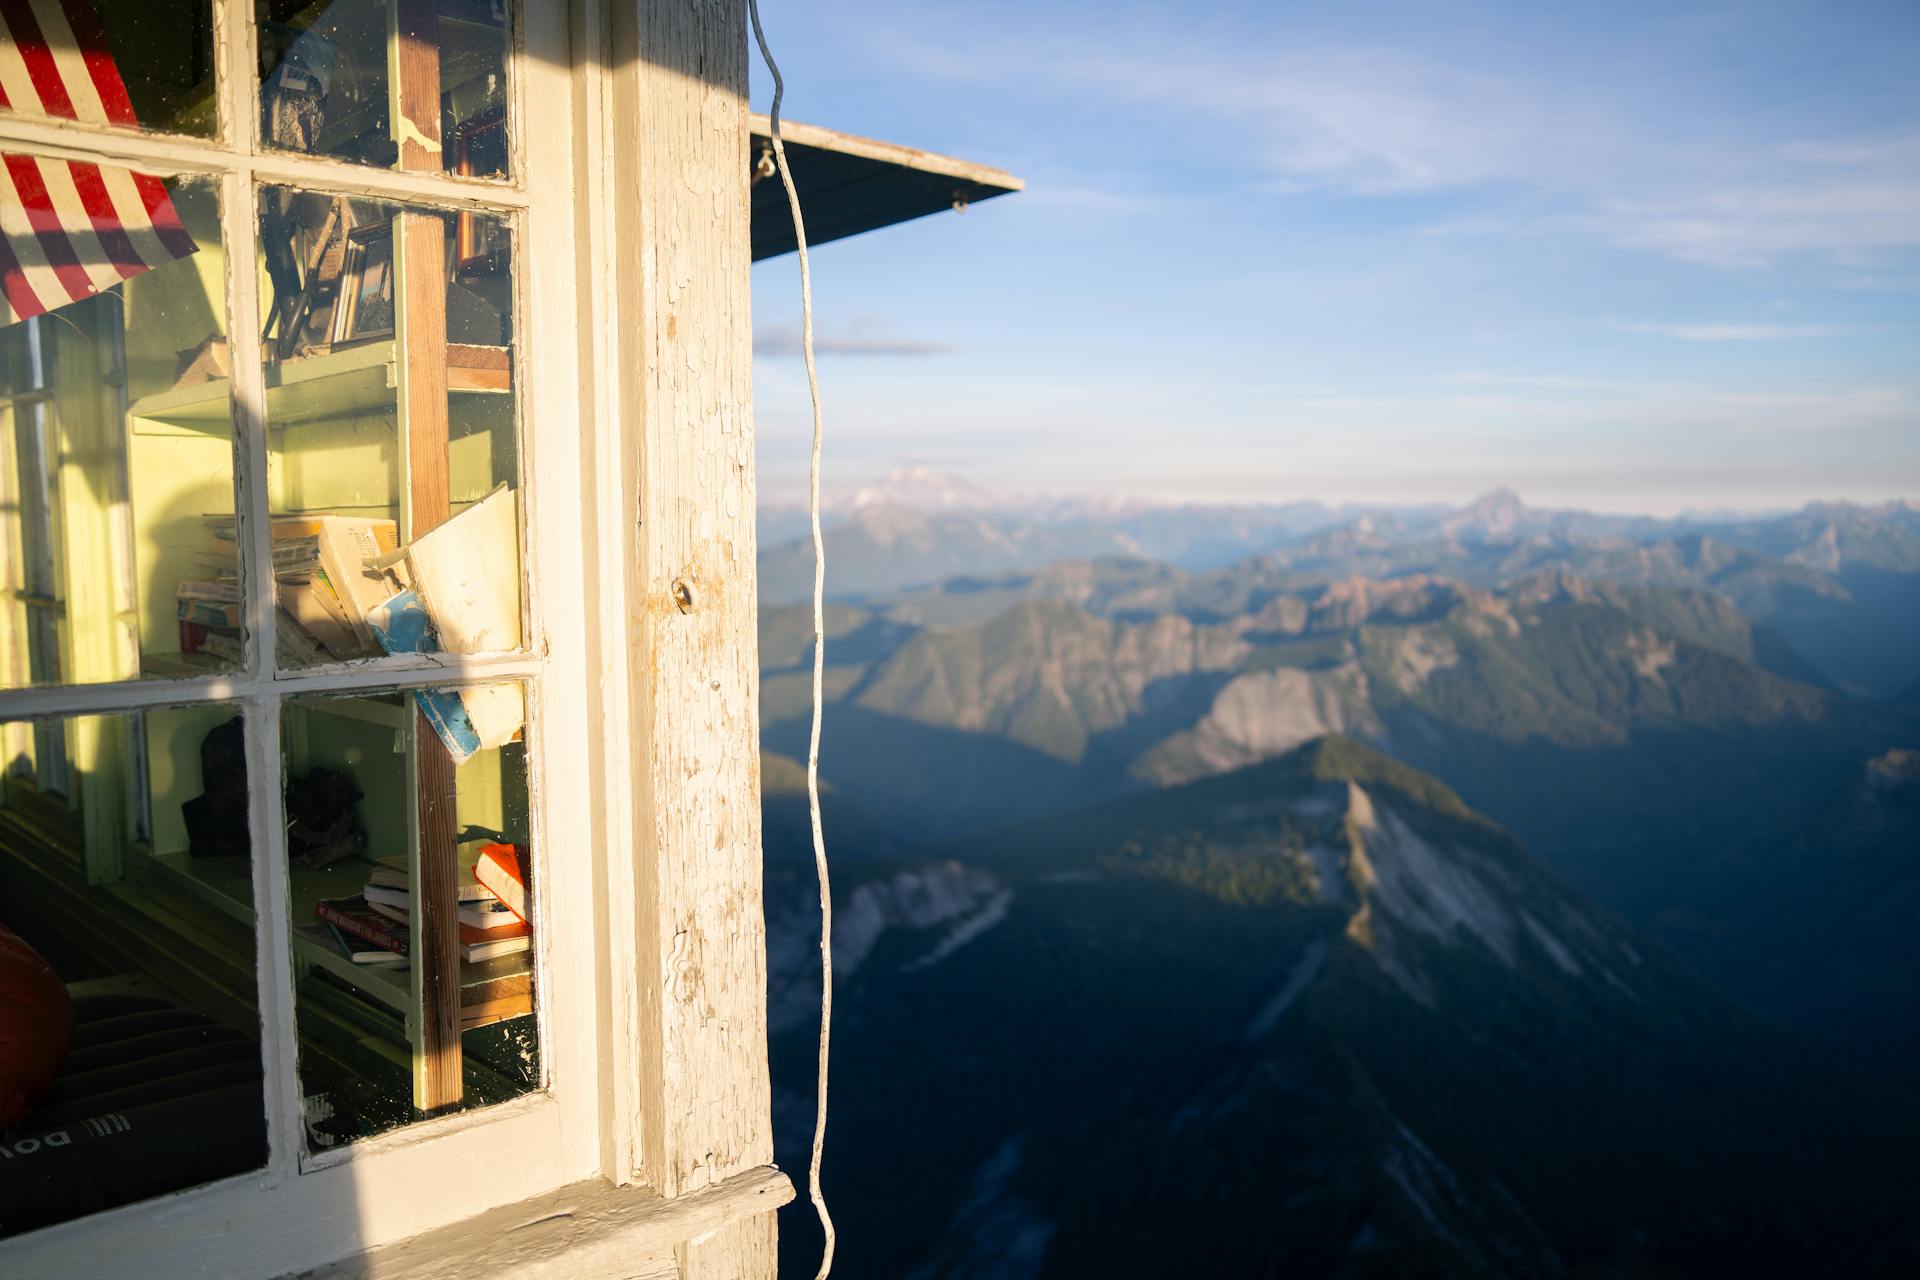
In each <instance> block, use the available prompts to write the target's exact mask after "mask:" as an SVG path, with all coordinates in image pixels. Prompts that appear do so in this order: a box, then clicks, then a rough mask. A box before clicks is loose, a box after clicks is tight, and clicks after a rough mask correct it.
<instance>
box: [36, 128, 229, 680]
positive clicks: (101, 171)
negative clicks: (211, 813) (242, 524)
mask: <svg viewBox="0 0 1920 1280" xmlns="http://www.w3.org/2000/svg"><path fill="white" fill-rule="evenodd" d="M4 159H5V163H6V169H7V174H6V178H5V179H4V180H0V281H3V282H4V292H5V305H4V306H3V307H0V687H5V688H17V687H20V686H23V685H35V684H79V683H92V682H97V681H103V680H130V679H136V678H139V677H141V676H177V675H185V674H198V673H201V672H206V671H222V670H227V669H230V668H231V667H233V666H234V665H235V663H236V662H237V661H238V659H239V658H240V655H241V652H242V639H241V630H240V626H239V613H240V605H239V594H238V593H239V588H238V560H237V558H236V543H235V542H234V539H233V424H232V415H231V413H230V411H229V408H228V390H227V376H226V375H227V367H228V366H227V337H226V314H225V297H226V286H225V283H224V273H225V259H224V255H223V254H222V252H221V246H220V230H219V228H220V210H219V201H218V199H217V195H216V191H215V188H214V186H213V185H212V184H211V183H210V182H208V181H205V180H187V179H181V180H177V181H162V180H161V179H158V178H154V177H151V176H148V175H146V174H140V173H134V172H132V171H129V170H127V169H121V168H115V167H113V166H110V165H95V164H88V163H83V162H77V161H66V160H53V159H45V158H37V157H32V156H25V155H8V156H5V157H4Z"/></svg>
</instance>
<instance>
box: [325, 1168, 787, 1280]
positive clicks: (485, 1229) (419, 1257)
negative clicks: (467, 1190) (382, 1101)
mask: <svg viewBox="0 0 1920 1280" xmlns="http://www.w3.org/2000/svg"><path fill="white" fill-rule="evenodd" d="M791 1199H793V1184H792V1183H790V1182H789V1181H787V1175H785V1174H784V1173H781V1172H780V1171H779V1170H778V1169H772V1168H758V1169H748V1170H746V1171H745V1172H743V1173H740V1174H738V1175H736V1176H734V1177H732V1178H730V1179H728V1180H727V1181H726V1182H723V1183H719V1184H717V1185H715V1186H712V1187H708V1188H707V1189H706V1190H704V1191H699V1192H695V1193H693V1194H691V1195H687V1196H683V1197H681V1198H680V1199H678V1200H663V1199H661V1198H660V1197H659V1196H657V1195H655V1194H653V1193H652V1192H650V1191H644V1190H641V1189H639V1188H636V1187H616V1186H613V1185H611V1184H610V1183H606V1182H602V1181H599V1180H595V1181H592V1182H581V1183H576V1184H574V1185H573V1186H570V1187H562V1188H560V1189H559V1190H558V1191H553V1192H549V1193H547V1194H546V1195H543V1196H538V1197H536V1198H534V1199H532V1200H528V1201H525V1202H524V1203H521V1204H518V1205H514V1206H512V1207H511V1208H508V1209H493V1210H489V1211H488V1212H486V1213H483V1214H480V1215H479V1216H478V1217H474V1218H469V1219H467V1220H466V1221H464V1222H457V1223H455V1224H453V1225H452V1226H447V1227H442V1228H440V1229H439V1230H437V1231H430V1232H427V1233H425V1234H423V1235H419V1236H415V1237H413V1238H412V1239H410V1240H404V1241H400V1242H398V1243H395V1244H390V1245H388V1246H386V1247H385V1248H382V1249H375V1250H372V1251H371V1252H368V1253H362V1254H358V1255H356V1256H354V1257H351V1258H345V1259H342V1260H341V1261H339V1262H336V1263H333V1264H332V1265H330V1266H325V1267H320V1268H318V1269H317V1270H314V1271H310V1272H307V1273H305V1274H303V1275H302V1276H300V1277H299V1280H429V1278H437V1277H440V1276H461V1277H467V1278H468V1280H505V1278H506V1277H512V1280H635V1278H636V1277H653V1276H661V1277H673V1278H674V1280H681V1278H682V1275H683V1271H682V1268H681V1267H680V1266H679V1265H677V1263H676V1258H675V1255H676V1253H685V1252H686V1251H687V1249H688V1246H687V1244H686V1242H687V1241H689V1240H692V1239H702V1240H703V1241H705V1243H703V1244H702V1245H699V1246H694V1248H695V1249H696V1250H697V1251H698V1252H699V1256H700V1258H701V1259H703V1260H704V1259H705V1258H710V1257H715V1256H724V1252H723V1250H721V1249H719V1248H716V1247H714V1246H715V1244H716V1243H717V1242H719V1241H721V1240H722V1238H725V1237H728V1236H729V1233H731V1232H732V1231H735V1230H737V1229H740V1228H741V1227H742V1226H743V1225H744V1226H746V1228H747V1232H748V1234H749V1235H750V1236H751V1237H752V1243H753V1244H754V1245H758V1244H759V1242H760V1240H761V1239H762V1238H765V1237H769V1236H770V1235H771V1231H770V1230H769V1226H768V1224H770V1223H771V1222H772V1221H773V1211H774V1210H775V1209H778V1208H779V1207H780V1206H781V1205H783V1204H785V1203H787V1202H788V1201H789V1200H791ZM700 1274H701V1275H707V1274H712V1275H714V1276H719V1277H725V1280H740V1277H741V1276H743V1275H749V1274H753V1273H751V1272H740V1271H718V1272H711V1273H708V1272H701V1273H700ZM764 1274H767V1275H771V1274H772V1272H770V1271H769V1272H765V1273H764Z"/></svg>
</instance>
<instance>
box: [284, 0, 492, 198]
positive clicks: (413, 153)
mask: <svg viewBox="0 0 1920 1280" xmlns="http://www.w3.org/2000/svg"><path fill="white" fill-rule="evenodd" d="M258 12H259V14H260V65H261V79H260V85H261V87H260V136H261V137H262V138H264V139H265V140H266V142H267V145H269V146H272V147H279V148H282V149H285V150H289V151H303V152H307V153H309V154H312V155H323V156H333V157H335V158H337V159H341V160H352V161H355V162H358V163H360V164H372V165H379V166H380V167H382V168H387V169H391V168H396V167H398V168H403V169H416V170H417V169H439V170H443V171H444V172H447V173H454V174H460V175H463V176H467V177H478V178H504V177H506V176H507V115H506V112H507V54H508V52H509V50H510V48H511V42H512V31H513V27H512V22H511V10H510V8H509V6H508V5H507V3H506V0H313V2H312V3H307V4H302V3H300V0H259V6H258ZM390 49H391V50H393V51H394V52H392V53H390ZM395 67H398V68H399V75H398V79H396V78H395V75H394V71H393V69H394V68H395ZM396 121H400V122H401V123H399V124H396V123H395V122H396Z"/></svg>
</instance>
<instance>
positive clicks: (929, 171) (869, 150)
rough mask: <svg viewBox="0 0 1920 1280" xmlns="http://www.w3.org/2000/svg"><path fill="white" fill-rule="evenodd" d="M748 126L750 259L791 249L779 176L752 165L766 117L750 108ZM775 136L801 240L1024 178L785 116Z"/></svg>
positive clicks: (937, 208) (989, 193) (976, 195)
mask: <svg viewBox="0 0 1920 1280" xmlns="http://www.w3.org/2000/svg"><path fill="white" fill-rule="evenodd" d="M750 128H751V130H752V134H753V140H752V145H751V147H750V148H749V149H748V153H747V166H748V173H749V177H750V180H751V181H752V183H753V260H754V261H755V262H758V261H760V260H761V259H762V258H772V257H777V256H778V255H780V254H783V253H792V252H793V249H794V242H793V221H792V217H791V215H790V214H789V212H788V209H787V193H786V191H785V189H784V188H783V187H782V186H781V183H780V179H779V176H778V175H775V176H774V177H771V178H765V177H761V176H760V174H759V171H758V166H759V165H760V157H761V156H762V155H763V154H764V153H765V152H766V151H767V149H768V147H769V145H770V144H769V142H768V138H769V136H770V133H771V127H770V126H769V124H768V122H767V118H766V117H765V116H763V115H755V116H754V117H753V118H752V121H751V124H750ZM780 141H781V143H782V146H783V149H784V150H785V151H786V153H787V165H788V167H789V168H791V169H792V170H793V184H794V186H796V187H798V188H799V190H800V209H801V212H802V213H804V214H805V215H806V219H807V243H808V244H809V245H816V244H825V243H826V242H827V241H829V240H838V239H841V238H842V237H844V236H854V235H859V234H860V233H861V232H862V231H873V230H875V229H877V228H880V227H890V226H892V225H893V224H894V223H896V222H906V221H908V220H909V219H912V218H923V217H925V216H926V215H928V214H930V213H939V212H941V211H942V210H947V209H952V208H953V207H954V206H955V204H956V203H958V204H963V205H964V204H977V203H979V202H980V201H982V200H990V199H992V198H993V197H994V196H1000V195H1005V194H1007V193H1008V192H1009V191H1019V190H1020V189H1021V188H1022V187H1023V186H1024V185H1025V184H1024V183H1022V182H1021V181H1020V179H1018V178H1016V177H1014V176H1013V175H1012V174H1010V173H1007V172H1006V171H1005V170H1002V169H994V168H990V167H988V166H986V165H982V164H973V163H970V162H968V161H966V160H955V159H952V158H951V157H949V156H937V155H934V154H933V153H931V152H928V151H919V150H916V149H915V148H913V147H902V146H898V145H896V144H894V143H891V142H876V141H875V140H873V139H872V138H856V137H854V136H853V135H851V134H845V133H836V132H834V131H833V130H832V129H822V128H820V127H819V126H817V125H810V124H799V123H797V122H795V121H792V120H782V121H781V122H780Z"/></svg>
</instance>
